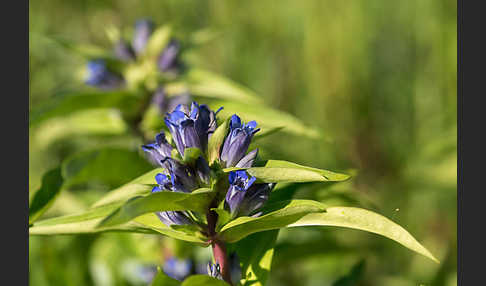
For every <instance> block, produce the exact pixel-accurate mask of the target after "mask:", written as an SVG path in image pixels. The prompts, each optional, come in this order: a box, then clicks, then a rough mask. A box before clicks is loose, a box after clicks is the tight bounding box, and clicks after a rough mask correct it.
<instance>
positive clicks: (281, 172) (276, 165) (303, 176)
mask: <svg viewBox="0 0 486 286" xmlns="http://www.w3.org/2000/svg"><path fill="white" fill-rule="evenodd" d="M247 172H248V173H249V174H250V175H252V176H254V177H256V178H257V179H259V180H260V181H263V182H267V183H272V182H273V183H279V182H282V183H291V182H333V181H344V180H347V179H348V178H349V175H345V174H339V173H334V172H331V171H327V170H321V169H316V168H311V167H306V166H301V165H298V164H295V163H292V162H287V161H280V160H269V161H268V162H267V163H266V165H265V167H253V168H249V169H247Z"/></svg>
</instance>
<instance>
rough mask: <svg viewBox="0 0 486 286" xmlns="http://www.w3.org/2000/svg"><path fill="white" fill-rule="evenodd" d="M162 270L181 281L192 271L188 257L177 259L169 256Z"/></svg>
mask: <svg viewBox="0 0 486 286" xmlns="http://www.w3.org/2000/svg"><path fill="white" fill-rule="evenodd" d="M164 272H165V274H167V275H168V276H169V277H172V278H174V279H176V280H179V281H182V280H184V278H186V277H187V276H189V275H191V274H192V272H193V269H192V261H191V260H190V259H177V258H175V257H171V258H169V259H167V260H166V261H165V264H164Z"/></svg>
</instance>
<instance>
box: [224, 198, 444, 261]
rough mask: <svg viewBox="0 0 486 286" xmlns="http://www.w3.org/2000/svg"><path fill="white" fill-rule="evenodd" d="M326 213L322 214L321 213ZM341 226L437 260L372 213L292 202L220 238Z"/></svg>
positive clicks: (240, 222) (244, 220)
mask: <svg viewBox="0 0 486 286" xmlns="http://www.w3.org/2000/svg"><path fill="white" fill-rule="evenodd" d="M324 210H325V211H324ZM311 225H313V226H340V227H347V228H353V229H359V230H364V231H368V232H372V233H376V234H379V235H382V236H385V237H387V238H389V239H392V240H394V241H396V242H398V243H400V244H402V245H403V246H405V247H407V248H409V249H411V250H413V251H415V252H417V253H419V254H422V255H424V256H426V257H428V258H430V259H432V260H433V261H435V262H438V260H437V259H436V258H435V257H434V256H433V255H432V254H431V253H430V252H429V251H428V250H427V249H426V248H425V247H423V246H422V245H421V244H420V243H419V242H418V241H417V240H416V239H415V238H413V236H412V235H411V234H410V233H408V232H407V231H406V230H405V229H404V228H402V227H401V226H399V225H398V224H396V223H394V222H393V221H391V220H389V219H387V218H385V217H383V216H381V215H379V214H376V213H374V212H371V211H368V210H364V209H360V208H353V207H329V208H325V207H324V205H323V204H321V203H318V202H314V201H306V200H292V201H290V203H289V204H288V205H287V206H285V207H284V208H282V209H279V210H276V211H274V212H270V213H268V214H266V215H263V216H261V217H257V218H252V217H240V218H237V219H235V220H233V221H231V222H229V223H228V224H226V225H225V226H224V227H223V228H222V229H221V233H220V236H221V237H223V239H224V240H225V241H227V242H235V241H238V240H240V239H242V238H244V237H246V236H247V235H249V234H251V233H255V232H259V231H264V230H270V229H278V228H282V227H285V226H287V227H297V226H311Z"/></svg>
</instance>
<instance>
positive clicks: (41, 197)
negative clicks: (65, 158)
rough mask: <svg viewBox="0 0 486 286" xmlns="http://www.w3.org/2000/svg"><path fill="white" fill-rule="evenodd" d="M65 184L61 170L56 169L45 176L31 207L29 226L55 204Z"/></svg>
mask: <svg viewBox="0 0 486 286" xmlns="http://www.w3.org/2000/svg"><path fill="white" fill-rule="evenodd" d="M63 182H64V180H63V177H62V175H61V168H55V169H53V170H51V171H49V172H47V173H46V174H45V175H44V177H43V178H42V186H41V188H40V189H39V190H37V191H36V192H35V194H34V197H33V199H32V202H31V204H30V206H29V225H30V224H32V223H33V222H34V221H36V220H37V219H38V218H39V217H40V216H41V215H42V214H43V213H44V212H45V211H46V210H47V209H48V208H49V206H50V205H51V204H52V203H53V202H54V200H55V198H56V196H57V195H58V194H59V192H60V191H61V187H62V184H63Z"/></svg>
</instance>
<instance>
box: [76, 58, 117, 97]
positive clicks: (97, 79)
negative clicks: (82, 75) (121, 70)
mask: <svg viewBox="0 0 486 286" xmlns="http://www.w3.org/2000/svg"><path fill="white" fill-rule="evenodd" d="M86 68H87V70H88V77H87V79H86V81H85V83H86V84H88V85H92V86H95V87H97V88H100V89H105V90H108V89H116V88H119V87H122V86H123V85H124V83H125V81H124V80H123V78H121V77H120V76H118V75H116V74H115V73H113V72H111V71H109V70H108V68H107V67H106V63H105V61H103V60H100V59H99V60H92V61H89V62H88V63H87V65H86Z"/></svg>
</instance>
